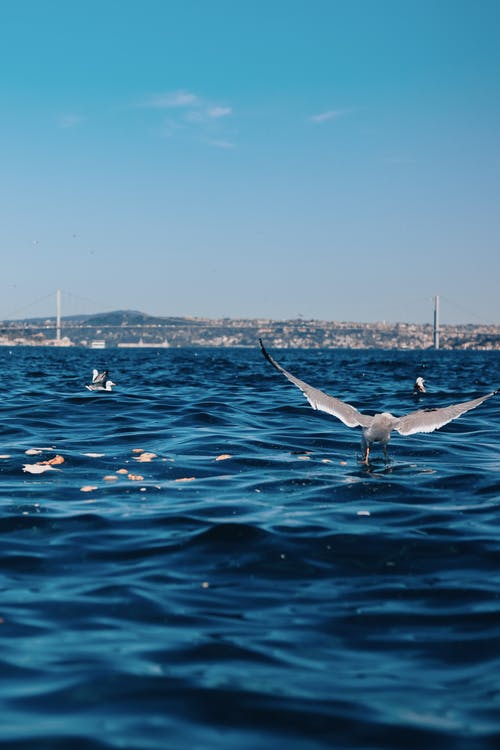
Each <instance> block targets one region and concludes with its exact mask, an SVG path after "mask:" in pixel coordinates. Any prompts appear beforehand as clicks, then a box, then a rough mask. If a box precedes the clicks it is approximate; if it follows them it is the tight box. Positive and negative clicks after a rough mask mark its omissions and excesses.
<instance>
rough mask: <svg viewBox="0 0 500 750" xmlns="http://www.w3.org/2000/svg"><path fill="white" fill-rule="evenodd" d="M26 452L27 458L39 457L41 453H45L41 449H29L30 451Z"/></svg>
mask: <svg viewBox="0 0 500 750" xmlns="http://www.w3.org/2000/svg"><path fill="white" fill-rule="evenodd" d="M24 452H25V454H26V455H27V456H39V455H40V453H43V451H42V449H41V448H28V450H27V451H24Z"/></svg>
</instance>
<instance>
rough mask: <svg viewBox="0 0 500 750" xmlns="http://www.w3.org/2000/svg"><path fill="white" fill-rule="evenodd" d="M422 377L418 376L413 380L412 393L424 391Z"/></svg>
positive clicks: (416, 393)
mask: <svg viewBox="0 0 500 750" xmlns="http://www.w3.org/2000/svg"><path fill="white" fill-rule="evenodd" d="M424 382H425V381H424V379H423V378H421V377H420V376H419V377H418V378H417V379H416V380H415V385H414V386H413V393H414V394H415V395H416V396H418V394H419V393H425V385H424Z"/></svg>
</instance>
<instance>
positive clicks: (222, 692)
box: [0, 347, 500, 750]
mask: <svg viewBox="0 0 500 750" xmlns="http://www.w3.org/2000/svg"><path fill="white" fill-rule="evenodd" d="M273 354H274V355H275V356H276V358H277V359H278V361H279V362H280V363H281V364H283V365H284V366H285V367H287V368H288V369H289V370H291V371H292V372H293V373H295V374H296V375H297V376H298V377H300V378H302V379H304V380H306V381H308V382H309V383H311V384H313V385H317V386H318V387H320V388H322V389H324V390H326V391H328V392H330V393H332V394H334V395H336V396H338V397H340V398H342V399H344V400H347V401H349V402H350V403H352V404H354V405H355V406H357V407H358V408H359V409H361V410H364V411H368V412H369V411H377V410H382V409H383V410H389V411H391V412H393V413H394V414H401V413H405V412H407V411H411V410H414V409H416V408H420V407H422V406H429V407H431V406H432V407H433V406H443V405H446V404H449V403H453V402H456V401H463V400H468V399H470V398H473V397H475V396H477V395H481V394H484V393H487V392H489V391H491V390H493V389H494V388H496V387H499V386H500V354H499V353H498V352H497V353H495V352H484V353H481V352H445V351H439V352H433V351H432V352H394V351H391V352H387V351H326V350H320V351H301V350H288V351H281V352H279V351H273ZM0 362H1V367H2V373H3V377H2V379H1V382H0V392H1V399H0V404H1V406H0V408H1V445H0V454H1V458H0V502H1V515H0V526H1V533H2V545H1V552H0V556H1V567H0V701H1V706H2V708H1V721H0V746H1V747H2V748H9V750H10V749H11V748H13V749H16V750H18V749H21V748H22V749H28V748H29V750H35V749H36V750H55V749H56V750H58V749H62V748H64V749H65V750H66V748H69V747H71V748H77V749H78V748H79V749H84V750H108V749H109V750H111V749H114V748H127V749H130V750H143V749H144V750H150V749H151V750H164V749H165V748H168V749H170V748H172V749H173V750H177V748H179V750H180V749H181V748H182V749H183V750H184V749H185V748H190V749H195V750H196V749H198V750H226V749H227V750H233V748H241V749H242V750H255V749H256V748H259V749H260V748H266V749H267V748H269V747H275V748H281V747H286V748H287V750H320V748H335V749H336V750H337V749H339V748H340V749H342V748H356V749H358V750H392V749H393V748H394V749H397V750H399V748H404V749H405V750H407V749H408V748H416V749H418V750H421V748H424V747H425V748H426V750H429V748H439V750H443V749H444V750H448V749H449V750H483V748H484V749H488V748H492V749H493V748H497V747H499V746H500V455H499V449H498V439H499V423H500V413H499V406H500V401H499V400H500V396H498V397H495V398H492V399H490V400H489V401H487V402H485V403H484V404H483V405H481V406H480V407H479V408H478V409H475V410H474V411H471V412H469V413H468V414H466V415H464V416H463V417H462V418H460V419H459V420H457V421H456V422H453V423H452V424H450V425H448V426H446V427H444V428H443V429H442V430H440V431H438V432H436V433H433V434H431V435H414V436H410V437H405V438H403V437H400V436H398V435H397V434H396V435H395V437H394V438H393V439H392V441H391V443H390V445H389V456H390V461H389V463H388V464H387V465H385V464H384V462H383V460H382V455H381V454H379V453H377V451H376V449H375V452H374V455H373V459H374V460H373V463H372V464H371V466H370V467H365V466H363V465H362V464H360V463H359V461H358V458H359V435H358V432H357V431H356V430H349V429H347V428H346V427H344V426H343V425H342V424H341V423H340V422H338V420H336V419H334V418H333V417H329V416H328V415H325V414H320V413H318V412H314V411H313V410H312V409H311V408H310V407H309V406H308V405H307V402H306V401H305V399H304V398H303V396H302V394H301V393H300V392H299V391H298V390H297V389H296V388H294V387H293V386H292V385H291V384H290V383H288V382H287V381H286V380H285V379H284V378H283V377H282V376H280V374H279V373H277V372H276V371H275V370H273V369H272V368H271V367H270V366H269V364H268V363H267V362H265V360H264V359H263V357H262V355H261V354H260V352H259V351H258V349H257V347H256V348H255V350H231V349H211V350H205V349H184V350H182V349H180V350H174V349H167V350H153V349H152V350H147V349H145V350H118V349H116V350H108V351H99V352H97V351H90V350H85V349H48V348H30V349H24V348H13V349H8V348H5V347H4V348H2V349H0ZM93 367H97V368H98V369H104V368H105V367H106V368H108V369H109V370H110V374H111V377H112V379H113V380H114V381H115V382H116V383H117V387H116V389H115V390H114V391H113V392H112V393H104V394H95V393H90V392H89V391H86V390H85V388H84V384H85V382H89V380H90V378H91V372H92V369H93ZM417 375H422V376H423V377H424V378H425V381H426V385H427V388H428V392H427V394H426V395H425V396H424V397H423V398H422V399H421V401H420V402H416V401H415V399H414V396H413V394H412V387H413V382H414V380H415V377H416V376H417ZM27 451H28V452H27ZM56 456H60V457H61V458H62V459H64V460H63V461H61V459H57V461H60V463H53V464H40V463H39V462H43V461H52V460H53V459H54V458H55V457H56ZM36 464H38V466H39V467H40V466H41V467H42V469H41V471H40V473H37V474H33V473H30V471H24V470H23V467H25V466H26V465H28V469H31V470H33V468H32V467H33V465H36ZM47 467H49V468H47ZM35 470H36V469H35Z"/></svg>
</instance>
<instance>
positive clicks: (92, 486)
mask: <svg viewBox="0 0 500 750" xmlns="http://www.w3.org/2000/svg"><path fill="white" fill-rule="evenodd" d="M96 489H97V487H96V485H95V484H86V485H84V486H83V487H80V492H93V491H94V490H96Z"/></svg>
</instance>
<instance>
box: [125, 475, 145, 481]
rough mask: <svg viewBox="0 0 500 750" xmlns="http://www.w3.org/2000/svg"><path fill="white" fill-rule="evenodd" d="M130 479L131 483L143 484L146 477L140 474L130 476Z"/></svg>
mask: <svg viewBox="0 0 500 750" xmlns="http://www.w3.org/2000/svg"><path fill="white" fill-rule="evenodd" d="M128 479H130V481H131V482H142V481H144V477H143V476H141V475H140V474H129V475H128Z"/></svg>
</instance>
